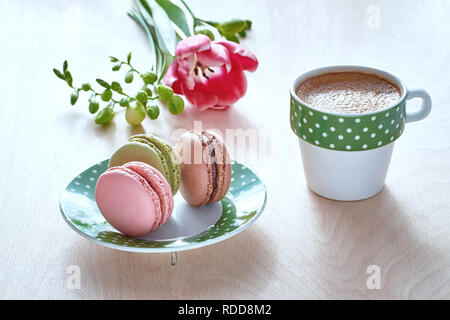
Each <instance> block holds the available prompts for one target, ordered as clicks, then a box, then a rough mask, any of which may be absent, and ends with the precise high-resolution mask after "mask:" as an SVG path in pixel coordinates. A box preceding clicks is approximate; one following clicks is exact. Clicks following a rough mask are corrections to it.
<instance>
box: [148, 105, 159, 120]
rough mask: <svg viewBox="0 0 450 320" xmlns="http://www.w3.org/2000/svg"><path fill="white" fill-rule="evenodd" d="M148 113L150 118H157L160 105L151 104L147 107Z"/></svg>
mask: <svg viewBox="0 0 450 320" xmlns="http://www.w3.org/2000/svg"><path fill="white" fill-rule="evenodd" d="M147 115H148V117H149V118H150V119H152V120H155V119H157V118H158V116H159V107H158V106H156V105H155V106H150V107H148V108H147Z"/></svg>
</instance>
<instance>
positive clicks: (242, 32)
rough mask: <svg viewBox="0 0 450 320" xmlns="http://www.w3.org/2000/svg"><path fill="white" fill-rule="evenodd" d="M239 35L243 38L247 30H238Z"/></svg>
mask: <svg viewBox="0 0 450 320" xmlns="http://www.w3.org/2000/svg"><path fill="white" fill-rule="evenodd" d="M239 36H240V37H241V38H245V37H246V36H247V32H245V30H242V31H241V32H239Z"/></svg>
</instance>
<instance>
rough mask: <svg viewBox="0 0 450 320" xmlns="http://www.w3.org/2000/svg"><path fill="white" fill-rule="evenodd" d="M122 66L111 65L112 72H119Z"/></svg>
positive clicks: (119, 64)
mask: <svg viewBox="0 0 450 320" xmlns="http://www.w3.org/2000/svg"><path fill="white" fill-rule="evenodd" d="M121 66H122V64H121V63H120V62H117V63H115V64H114V65H113V67H112V70H113V71H119V70H120V67H121Z"/></svg>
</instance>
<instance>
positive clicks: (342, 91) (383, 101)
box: [296, 72, 401, 114]
mask: <svg viewBox="0 0 450 320" xmlns="http://www.w3.org/2000/svg"><path fill="white" fill-rule="evenodd" d="M296 94H297V96H298V97H299V98H300V99H301V100H302V101H304V102H305V103H306V104H308V105H310V106H312V107H314V108H316V109H319V110H323V111H330V112H336V113H343V114H351V113H357V114H361V113H369V112H373V111H377V110H381V109H384V108H387V107H389V106H392V105H393V104H395V103H396V102H397V101H398V100H399V99H400V97H401V93H400V90H399V89H398V88H397V87H396V86H395V85H394V84H392V83H391V82H389V81H387V80H385V79H383V78H380V77H378V76H376V75H372V74H366V73H361V72H336V73H326V74H322V75H319V76H316V77H312V78H309V79H307V80H305V81H303V82H302V83H300V85H299V86H298V87H297V90H296Z"/></svg>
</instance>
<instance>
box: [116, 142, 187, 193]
mask: <svg viewBox="0 0 450 320" xmlns="http://www.w3.org/2000/svg"><path fill="white" fill-rule="evenodd" d="M131 161H140V162H144V163H147V164H149V165H151V166H152V167H154V168H156V169H157V170H158V171H159V172H161V173H162V174H163V175H164V177H165V178H166V180H167V182H168V183H169V185H170V187H171V189H172V193H173V194H174V195H175V194H176V193H177V191H178V188H179V187H180V181H181V169H180V165H179V160H178V156H177V154H176V153H175V150H174V149H173V148H172V146H171V145H170V144H169V143H167V142H166V141H164V140H163V139H161V138H158V137H156V136H153V135H149V134H138V135H134V136H131V137H129V138H128V143H126V144H124V145H122V146H121V147H120V148H119V149H117V150H116V151H115V152H114V153H113V155H112V156H111V159H110V160H109V167H110V168H111V167H117V166H121V165H124V164H125V163H127V162H131Z"/></svg>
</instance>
